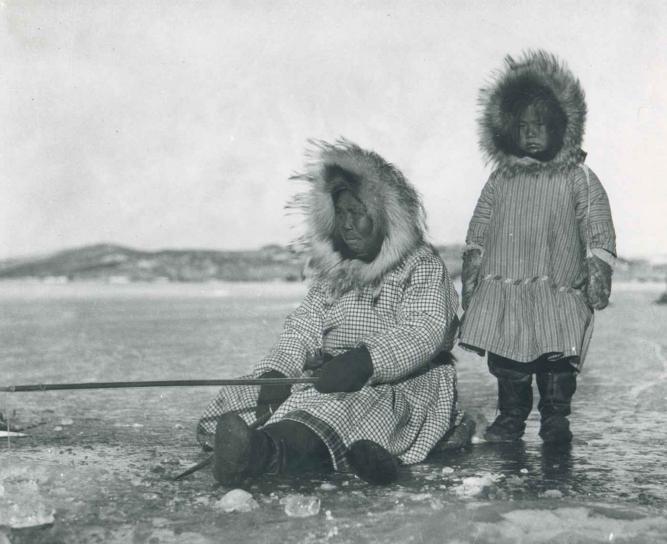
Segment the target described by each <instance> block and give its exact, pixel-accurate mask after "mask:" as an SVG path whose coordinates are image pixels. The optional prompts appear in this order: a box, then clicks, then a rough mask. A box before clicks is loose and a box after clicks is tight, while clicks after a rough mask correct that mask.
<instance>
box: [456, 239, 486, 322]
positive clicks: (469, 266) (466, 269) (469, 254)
mask: <svg viewBox="0 0 667 544" xmlns="http://www.w3.org/2000/svg"><path fill="white" fill-rule="evenodd" d="M481 266H482V252H481V251H480V250H479V249H470V250H468V251H466V252H465V253H464V254H463V268H462V270H461V283H462V289H461V307H462V308H463V311H466V310H467V309H468V306H469V305H470V300H471V299H472V295H473V293H474V292H475V289H476V288H477V277H478V276H479V269H480V268H481Z"/></svg>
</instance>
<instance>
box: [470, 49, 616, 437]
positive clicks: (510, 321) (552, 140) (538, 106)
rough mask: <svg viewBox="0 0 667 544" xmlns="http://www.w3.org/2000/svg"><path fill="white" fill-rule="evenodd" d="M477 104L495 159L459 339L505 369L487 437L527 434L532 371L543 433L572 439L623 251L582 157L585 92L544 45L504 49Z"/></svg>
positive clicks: (478, 221)
mask: <svg viewBox="0 0 667 544" xmlns="http://www.w3.org/2000/svg"><path fill="white" fill-rule="evenodd" d="M481 103H482V106H483V108H484V109H483V114H482V118H481V121H480V137H481V140H480V142H481V144H480V145H481V147H482V150H483V152H484V153H485V154H486V155H487V157H488V158H489V159H490V161H491V162H493V163H494V166H495V170H494V171H493V173H492V174H491V176H490V178H489V180H488V182H487V183H486V185H485V187H484V188H483V190H482V193H481V196H480V198H479V201H478V202H477V206H476V207H475V211H474V213H473V217H472V220H471V221H470V226H469V228H468V234H467V238H466V249H465V252H464V256H463V273H462V276H463V277H462V281H463V296H462V306H463V309H464V311H465V312H466V313H465V317H464V321H463V326H462V329H461V344H462V346H463V347H468V348H471V349H473V350H475V351H477V352H480V353H482V354H483V353H484V352H485V351H486V352H488V366H489V370H490V372H491V374H493V375H494V376H495V377H496V378H497V380H498V410H499V415H498V417H497V418H496V419H495V421H494V422H493V423H492V424H491V425H490V426H489V427H488V429H487V430H486V433H485V438H486V439H487V440H488V441H490V442H504V441H512V440H518V439H519V438H521V436H522V435H523V432H524V429H525V426H526V424H525V421H526V418H527V417H528V414H529V413H530V411H531V409H532V405H533V388H532V375H533V374H535V376H536V381H537V387H538V390H539V393H540V401H539V404H538V409H539V411H540V415H541V424H540V436H541V437H542V439H543V440H544V442H545V443H569V442H570V441H571V440H572V433H571V432H570V425H569V421H568V419H567V416H568V415H569V414H570V401H571V399H572V396H573V394H574V392H575V390H576V375H577V372H578V371H579V370H581V365H582V363H583V360H584V357H585V355H586V350H587V348H588V344H589V341H590V336H591V332H592V328H593V310H594V309H595V310H601V309H603V308H605V307H606V306H607V304H608V300H609V294H610V291H611V275H612V268H611V264H612V263H613V259H614V256H615V254H616V247H615V234H614V226H613V223H612V219H611V212H610V209H609V202H608V200H607V195H606V194H605V191H604V189H603V187H602V185H601V184H600V181H599V180H598V178H597V177H596V175H595V174H594V173H593V172H592V171H591V170H590V169H589V168H588V167H587V166H585V165H584V164H583V161H584V158H585V153H584V152H583V151H582V150H581V148H580V146H581V141H582V137H583V133H584V123H585V118H586V103H585V100H584V92H583V90H582V89H581V86H580V84H579V81H578V80H577V79H576V78H575V77H574V76H573V75H572V73H571V72H570V71H569V69H567V67H565V66H564V65H563V64H562V63H561V62H559V60H558V59H557V58H555V57H554V56H552V55H550V54H548V53H545V52H543V51H537V52H528V53H526V54H525V55H524V56H523V58H521V59H519V60H518V61H515V60H514V59H512V58H511V57H507V59H506V67H505V70H504V71H503V72H502V73H500V74H499V75H498V77H497V78H496V79H495V81H494V82H493V84H492V85H491V86H490V87H489V88H487V89H483V90H482V92H481Z"/></svg>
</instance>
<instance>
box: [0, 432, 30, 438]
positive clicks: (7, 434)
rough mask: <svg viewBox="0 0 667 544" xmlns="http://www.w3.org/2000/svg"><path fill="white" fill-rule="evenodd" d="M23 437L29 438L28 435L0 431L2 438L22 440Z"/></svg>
mask: <svg viewBox="0 0 667 544" xmlns="http://www.w3.org/2000/svg"><path fill="white" fill-rule="evenodd" d="M21 436H28V435H27V434H23V433H15V432H12V431H0V438H7V437H9V438H20V437H21Z"/></svg>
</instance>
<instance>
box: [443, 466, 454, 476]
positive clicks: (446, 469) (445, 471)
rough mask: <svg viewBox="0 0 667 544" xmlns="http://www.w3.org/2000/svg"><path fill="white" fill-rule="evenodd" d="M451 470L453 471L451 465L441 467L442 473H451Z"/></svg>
mask: <svg viewBox="0 0 667 544" xmlns="http://www.w3.org/2000/svg"><path fill="white" fill-rule="evenodd" d="M452 472H454V469H453V468H452V467H442V473H443V474H451V473H452Z"/></svg>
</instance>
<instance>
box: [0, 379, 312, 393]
mask: <svg viewBox="0 0 667 544" xmlns="http://www.w3.org/2000/svg"><path fill="white" fill-rule="evenodd" d="M317 379H318V378H316V377H311V378H309V377H303V378H230V379H221V380H154V381H134V382H83V383H37V384H29V385H5V386H0V391H5V392H9V393H20V392H26V391H58V390H71V389H120V388H127V387H202V386H212V385H293V384H297V383H316V382H317Z"/></svg>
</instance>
